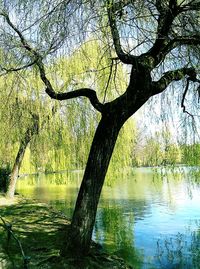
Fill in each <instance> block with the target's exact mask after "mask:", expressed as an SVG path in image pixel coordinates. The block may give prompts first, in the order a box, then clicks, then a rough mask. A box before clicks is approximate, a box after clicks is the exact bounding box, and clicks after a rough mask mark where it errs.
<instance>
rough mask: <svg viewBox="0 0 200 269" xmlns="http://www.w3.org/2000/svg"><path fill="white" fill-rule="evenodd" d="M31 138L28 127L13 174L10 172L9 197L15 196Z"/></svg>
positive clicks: (7, 195)
mask: <svg viewBox="0 0 200 269" xmlns="http://www.w3.org/2000/svg"><path fill="white" fill-rule="evenodd" d="M30 140H31V135H30V129H27V131H26V134H25V137H24V139H22V140H21V143H20V146H19V150H18V153H17V156H16V159H15V162H14V165H13V168H12V171H11V174H10V179H9V182H8V187H7V191H6V197H7V198H13V197H14V194H15V188H16V183H17V178H18V176H19V170H20V167H21V164H22V161H23V158H24V154H25V151H26V148H27V146H28V143H29V142H30Z"/></svg>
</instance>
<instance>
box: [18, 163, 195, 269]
mask: <svg viewBox="0 0 200 269" xmlns="http://www.w3.org/2000/svg"><path fill="white" fill-rule="evenodd" d="M82 173H83V172H82V171H72V172H63V173H55V174H47V175H44V174H40V175H37V176H36V175H30V176H24V177H21V178H20V179H19V180H18V185H17V192H19V193H20V194H23V195H24V196H25V197H30V198H34V199H38V200H40V201H42V202H48V203H49V204H51V205H53V206H55V207H56V208H57V209H59V210H61V211H63V212H64V213H65V214H66V216H67V217H69V218H70V217H71V215H72V212H73V208H74V203H75V200H76V196H77V192H78V190H79V186H80V183H81V179H82ZM198 178H199V174H197V173H194V171H193V169H192V168H184V167H180V168H174V169H166V168H165V169H164V168H163V169H161V168H158V169H155V168H154V169H153V168H135V169H130V171H126V173H120V174H119V175H118V176H115V178H114V179H109V180H108V181H107V183H106V184H105V186H104V188H103V191H102V195H101V201H100V203H99V208H98V212H97V217H96V223H95V227H94V231H93V239H94V240H95V241H96V242H98V243H100V244H101V245H103V247H104V248H105V249H106V250H107V251H108V252H109V253H112V254H113V253H114V254H117V255H119V256H121V257H123V258H124V259H125V260H126V261H127V262H128V263H129V264H130V265H132V266H134V268H136V269H137V268H138V269H157V268H159V269H161V268H163V269H175V268H176V269H199V268H200V185H199V183H198V182H200V180H198Z"/></svg>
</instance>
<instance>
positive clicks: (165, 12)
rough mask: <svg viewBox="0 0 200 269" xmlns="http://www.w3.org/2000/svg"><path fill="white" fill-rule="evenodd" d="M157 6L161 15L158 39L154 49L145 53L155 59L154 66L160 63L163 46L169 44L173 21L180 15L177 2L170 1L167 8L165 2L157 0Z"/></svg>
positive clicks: (174, 0)
mask: <svg viewBox="0 0 200 269" xmlns="http://www.w3.org/2000/svg"><path fill="white" fill-rule="evenodd" d="M155 6H156V8H157V10H158V11H159V13H160V14H159V17H158V26H157V37H156V40H155V42H154V44H153V46H152V48H151V49H150V50H149V51H148V52H147V53H145V55H148V56H150V57H153V58H154V66H156V65H157V64H158V63H159V62H160V59H161V55H162V49H163V46H165V45H166V43H168V34H169V31H170V29H171V26H172V23H173V20H174V18H175V17H176V16H177V15H178V13H179V10H178V7H177V3H176V0H170V1H169V4H168V6H165V2H164V1H161V0H157V1H156V4H155Z"/></svg>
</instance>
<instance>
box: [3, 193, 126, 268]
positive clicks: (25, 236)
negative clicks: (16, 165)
mask: <svg viewBox="0 0 200 269" xmlns="http://www.w3.org/2000/svg"><path fill="white" fill-rule="evenodd" d="M0 215H1V217H2V218H3V219H4V220H5V221H6V222H7V223H10V224H12V231H13V233H14V235H15V236H16V237H17V238H18V239H19V241H20V242H21V244H22V248H23V250H24V253H25V256H26V257H29V259H30V260H29V265H28V269H34V268H38V269H47V268H52V269H65V268H66V269H78V268H81V269H95V268H97V269H100V268H105V269H106V268H107V269H111V268H112V269H114V268H116V269H119V268H120V269H123V268H124V269H127V268H130V267H129V266H127V265H125V263H124V261H123V260H122V259H120V258H118V257H116V256H109V255H108V254H106V253H105V252H103V251H102V250H101V251H100V250H98V248H97V247H96V245H94V244H93V247H92V250H91V252H90V255H89V256H88V257H85V258H84V259H82V260H74V259H67V260H66V259H64V258H62V257H60V256H59V251H60V249H61V247H62V244H63V242H64V241H65V240H67V238H66V231H67V229H68V227H69V224H70V222H69V220H68V219H66V217H65V216H64V215H63V214H62V213H61V212H59V211H57V210H55V209H54V208H53V207H51V206H49V205H47V204H43V203H39V202H37V201H33V200H28V199H23V198H21V197H19V196H18V197H16V198H15V199H13V200H7V199H5V197H4V196H3V195H2V194H0ZM1 224H3V223H1ZM17 268H19V269H23V268H24V260H23V257H22V254H21V252H20V248H19V245H18V244H17V243H16V241H15V240H14V239H13V238H11V239H10V241H9V243H8V239H7V232H5V229H4V228H3V226H2V225H1V226H0V269H17Z"/></svg>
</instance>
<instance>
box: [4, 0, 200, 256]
mask: <svg viewBox="0 0 200 269" xmlns="http://www.w3.org/2000/svg"><path fill="white" fill-rule="evenodd" d="M16 5H17V2H15V4H12V3H8V2H6V6H4V10H2V12H1V16H2V23H3V24H4V27H5V29H6V31H5V30H4V31H3V32H1V39H2V40H3V41H2V42H1V43H2V44H3V45H4V46H5V47H7V51H8V52H9V50H8V48H9V47H10V46H12V52H9V53H8V55H10V54H12V53H14V54H15V59H16V65H17V66H19V63H21V65H20V66H19V67H18V69H19V68H21V69H22V68H26V67H27V66H29V67H30V66H32V65H36V66H37V67H38V71H39V74H40V78H41V80H42V81H43V83H44V85H45V90H46V93H47V94H48V95H49V96H50V97H51V98H53V99H56V100H68V99H72V98H77V97H87V98H88V99H89V100H90V103H91V104H92V106H93V108H94V109H95V110H97V111H98V112H99V113H100V114H101V119H100V121H99V124H98V126H97V129H96V132H95V135H94V139H93V142H92V145H91V149H90V153H89V157H88V161H87V165H86V169H85V173H84V176H83V181H82V184H81V187H80V191H79V194H78V198H77V201H76V206H75V210H74V214H73V217H72V222H71V228H70V232H69V233H68V238H67V243H66V244H65V247H64V248H63V250H62V254H63V255H77V256H79V255H81V254H86V253H88V251H89V246H90V242H91V237H92V230H93V226H94V222H95V216H96V210H97V205H98V201H99V197H100V193H101V189H102V186H103V183H104V179H105V175H106V172H107V169H108V165H109V162H110V159H111V156H112V153H113V150H114V146H115V143H116V140H117V137H118V134H119V131H120V129H121V127H122V126H123V125H124V123H125V122H126V121H127V119H128V118H129V117H131V116H132V115H133V114H134V113H135V112H136V111H137V110H138V109H139V108H140V107H141V106H143V105H144V104H145V103H146V102H147V101H148V100H149V98H150V97H152V96H154V95H157V94H159V93H162V92H163V91H165V90H166V89H167V87H168V86H169V85H170V84H171V83H174V82H177V81H180V80H184V79H186V87H185V88H184V89H183V88H180V87H177V89H178V90H179V92H180V93H182V98H181V107H182V108H183V112H185V113H186V114H188V115H190V116H191V112H190V111H188V110H187V107H186V103H185V101H186V96H187V95H188V92H189V91H190V85H191V84H196V83H197V82H199V80H198V63H199V44H200V33H199V29H200V27H199V9H200V3H199V1H195V0H193V1H188V0H183V1H179V0H165V1H161V0H152V1H146V0H143V1H137V0H135V1H132V0H127V1H123V2H121V1H115V0H107V1H103V3H102V1H85V2H82V1H78V0H77V1H70V0H69V1H59V2H57V1H52V2H51V3H49V2H48V1H47V2H46V1H42V3H41V1H32V2H31V3H30V2H29V1H26V3H25V2H24V1H20V2H19V6H20V8H21V9H20V8H19V9H17V8H16ZM30 8H31V16H30ZM39 9H40V12H39V13H38V12H36V14H35V13H34V12H33V10H39ZM20 10H22V11H21V12H20ZM38 14H39V15H38ZM13 15H15V16H16V18H15V20H14V19H12V17H11V16H13ZM80 15H81V16H80ZM22 18H28V20H27V19H24V20H22ZM33 20H34V21H33ZM23 21H24V23H22V22H23ZM186 22H187V23H186ZM72 26H73V27H72ZM108 26H109V28H108ZM71 29H73V31H70V30H71ZM90 31H91V32H94V34H93V36H94V38H96V39H98V40H99V43H100V48H102V50H103V51H109V52H110V56H111V58H110V61H111V65H110V75H109V76H108V85H109V84H110V83H109V82H110V77H111V76H114V73H113V72H114V71H113V63H115V65H116V64H117V63H119V62H121V63H122V64H124V66H127V67H125V69H126V70H128V72H129V79H128V84H127V86H126V87H125V88H123V90H122V91H121V92H119V95H118V97H117V98H114V99H113V100H109V101H107V100H106V98H104V97H103V98H101V95H99V96H97V93H96V91H95V90H93V89H92V88H93V86H94V87H95V86H96V85H95V83H94V84H93V83H90V82H91V81H86V80H84V79H80V83H79V84H73V83H71V85H70V86H68V85H67V87H66V88H67V89H66V88H65V85H62V86H61V87H60V91H57V88H56V87H55V85H54V79H53V78H51V77H50V76H49V75H48V73H47V72H46V69H45V64H46V65H48V64H49V62H50V58H51V57H52V58H53V53H54V52H55V50H57V51H58V53H66V54H68V55H70V53H71V52H72V50H73V49H76V48H77V46H78V45H77V43H79V44H80V43H83V42H86V41H87V40H88V37H90V38H91V36H92V34H91V33H90ZM13 36H14V37H13ZM50 54H51V57H50ZM6 57H7V62H8V63H9V56H6ZM52 58H51V59H52ZM44 59H46V60H44ZM77 68H78V67H77ZM105 68H106V67H105ZM9 69H10V70H12V69H13V70H14V69H16V68H11V67H9ZM67 71H68V70H66V72H67ZM86 77H87V76H86ZM83 85H86V86H83ZM177 85H178V84H177ZM78 86H81V87H80V88H79V87H78ZM74 89H75V90H74ZM102 91H103V92H104V96H106V92H107V91H108V87H107V86H106V87H105V88H103V89H101V90H100V92H102ZM197 97H198V96H196V98H197ZM164 109H166V108H164Z"/></svg>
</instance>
